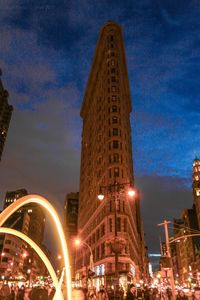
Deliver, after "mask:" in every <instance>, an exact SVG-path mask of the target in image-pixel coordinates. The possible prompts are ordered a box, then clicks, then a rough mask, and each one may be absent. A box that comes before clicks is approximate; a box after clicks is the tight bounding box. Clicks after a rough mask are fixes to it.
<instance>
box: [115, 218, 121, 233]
mask: <svg viewBox="0 0 200 300" xmlns="http://www.w3.org/2000/svg"><path fill="white" fill-rule="evenodd" d="M116 228H117V232H118V231H121V218H117V220H116Z"/></svg>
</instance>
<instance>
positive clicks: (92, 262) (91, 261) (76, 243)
mask: <svg viewBox="0 0 200 300" xmlns="http://www.w3.org/2000/svg"><path fill="white" fill-rule="evenodd" d="M74 243H75V245H76V246H77V247H79V246H81V245H83V246H86V247H87V248H88V249H89V252H90V267H89V271H90V272H91V273H92V274H95V273H93V271H94V260H93V253H92V248H91V247H90V245H88V244H87V243H86V242H83V241H81V240H80V239H78V238H77V239H75V241H74ZM86 268H87V267H86ZM89 271H88V274H89ZM86 273H87V269H86ZM92 276H93V275H92ZM87 280H88V275H87V276H86V284H87ZM91 285H92V286H93V280H91Z"/></svg>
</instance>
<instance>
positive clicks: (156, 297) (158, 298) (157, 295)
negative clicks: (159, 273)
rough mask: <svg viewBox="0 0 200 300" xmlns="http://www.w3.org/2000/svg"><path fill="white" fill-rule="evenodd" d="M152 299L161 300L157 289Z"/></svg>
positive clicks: (154, 290)
mask: <svg viewBox="0 0 200 300" xmlns="http://www.w3.org/2000/svg"><path fill="white" fill-rule="evenodd" d="M152 299H153V300H160V294H159V291H158V289H157V288H154V289H153V294H152Z"/></svg>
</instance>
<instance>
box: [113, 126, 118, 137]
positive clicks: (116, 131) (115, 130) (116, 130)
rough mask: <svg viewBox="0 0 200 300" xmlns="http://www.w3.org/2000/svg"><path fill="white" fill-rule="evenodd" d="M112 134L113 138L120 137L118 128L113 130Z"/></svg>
mask: <svg viewBox="0 0 200 300" xmlns="http://www.w3.org/2000/svg"><path fill="white" fill-rule="evenodd" d="M112 134H113V136H118V128H113V130H112Z"/></svg>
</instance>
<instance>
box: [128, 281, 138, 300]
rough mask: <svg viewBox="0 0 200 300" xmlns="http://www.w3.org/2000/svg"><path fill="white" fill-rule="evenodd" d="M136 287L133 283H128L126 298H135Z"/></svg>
mask: <svg viewBox="0 0 200 300" xmlns="http://www.w3.org/2000/svg"><path fill="white" fill-rule="evenodd" d="M135 293H136V288H135V286H134V284H133V283H131V284H130V286H129V289H128V292H127V294H126V300H135V299H136V294H135Z"/></svg>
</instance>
